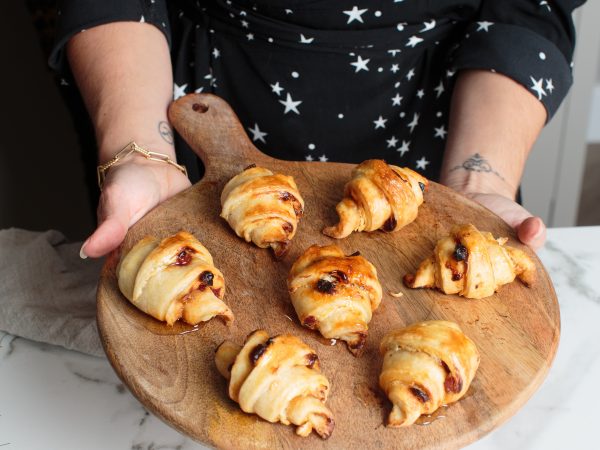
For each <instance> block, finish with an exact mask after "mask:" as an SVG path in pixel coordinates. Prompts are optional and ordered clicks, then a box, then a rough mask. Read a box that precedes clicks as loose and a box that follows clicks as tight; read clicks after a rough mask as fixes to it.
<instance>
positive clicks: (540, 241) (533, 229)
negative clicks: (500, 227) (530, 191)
mask: <svg viewBox="0 0 600 450" xmlns="http://www.w3.org/2000/svg"><path fill="white" fill-rule="evenodd" d="M516 231H517V235H518V236H519V240H520V241H521V242H522V243H523V244H527V245H529V246H530V247H531V248H533V249H534V250H537V249H539V248H541V247H542V246H543V245H544V242H545V241H546V225H544V221H543V220H542V219H541V218H539V217H528V218H527V219H525V220H524V221H523V222H521V224H520V225H519V226H518V227H517V230H516Z"/></svg>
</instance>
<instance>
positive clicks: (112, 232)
mask: <svg viewBox="0 0 600 450" xmlns="http://www.w3.org/2000/svg"><path fill="white" fill-rule="evenodd" d="M98 219H99V222H100V225H99V226H98V228H97V229H96V230H95V231H94V232H93V233H92V235H91V236H90V237H89V238H88V239H87V240H86V241H85V242H84V244H83V245H82V247H81V251H80V254H79V256H81V257H82V258H85V257H88V256H89V257H92V258H98V257H100V256H104V255H106V254H107V253H109V252H111V251H112V250H114V249H115V248H117V247H118V246H119V245H120V244H121V242H123V239H125V234H126V233H127V230H128V229H129V225H130V221H131V212H130V210H129V204H128V202H127V201H125V199H123V198H121V199H119V198H118V196H115V195H114V194H112V195H111V193H109V192H108V191H104V192H103V193H102V197H101V199H100V207H99V209H98Z"/></svg>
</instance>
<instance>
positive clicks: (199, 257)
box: [117, 231, 233, 325]
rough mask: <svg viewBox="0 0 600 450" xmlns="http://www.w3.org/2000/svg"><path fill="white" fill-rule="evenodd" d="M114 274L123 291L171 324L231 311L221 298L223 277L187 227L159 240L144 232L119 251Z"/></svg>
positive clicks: (225, 315)
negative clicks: (127, 249) (125, 251)
mask: <svg viewBox="0 0 600 450" xmlns="http://www.w3.org/2000/svg"><path fill="white" fill-rule="evenodd" d="M117 280H118V283H119V289H120V290H121V292H122V293H123V295H124V296H125V297H126V298H127V299H128V300H129V301H130V302H131V303H133V304H134V305H135V306H136V307H138V308H139V309H141V310H142V311H144V312H145V313H146V314H149V315H151V316H152V317H154V318H156V319H158V320H162V321H165V322H167V323H168V324H169V325H173V324H174V323H175V322H176V321H177V320H179V319H183V320H184V321H185V322H187V323H189V324H191V325H195V324H197V323H199V322H205V321H207V320H210V319H212V318H213V317H215V316H219V317H220V318H221V319H223V321H224V322H225V323H231V322H232V321H233V313H232V312H231V310H230V309H229V307H228V306H227V305H226V304H225V303H223V300H222V299H223V296H224V295H225V281H224V279H223V274H222V273H221V272H220V271H219V270H218V269H217V268H216V267H215V266H214V264H213V259H212V256H211V255H210V253H209V252H208V250H207V249H206V248H205V247H204V246H203V245H202V244H201V243H200V242H198V240H197V239H196V238H195V237H194V236H193V235H192V234H190V233H187V232H185V231H180V232H179V233H177V234H175V235H173V236H170V237H168V238H166V239H163V240H162V241H159V240H158V239H156V238H155V237H152V236H147V237H145V238H144V239H142V240H140V241H139V242H138V243H137V244H135V245H134V246H133V247H132V248H131V250H129V252H127V253H126V254H124V255H123V256H122V257H121V260H120V262H119V265H118V266H117Z"/></svg>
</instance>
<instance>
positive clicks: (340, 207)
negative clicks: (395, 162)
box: [323, 159, 429, 239]
mask: <svg viewBox="0 0 600 450" xmlns="http://www.w3.org/2000/svg"><path fill="white" fill-rule="evenodd" d="M428 184H429V181H428V180H427V178H425V177H423V176H422V175H420V174H418V173H417V172H415V171H413V170H411V169H408V168H405V167H404V168H403V167H397V166H392V165H388V164H386V162H385V161H382V160H379V159H370V160H367V161H363V162H362V163H360V164H359V165H358V166H356V167H355V168H354V170H353V171H352V178H351V179H350V181H349V182H348V183H346V186H345V187H344V198H343V200H342V201H341V202H340V203H338V204H337V206H336V208H335V209H336V211H337V213H338V216H339V223H338V224H337V225H335V226H332V227H327V228H325V229H324V230H323V233H324V234H326V235H327V236H330V237H333V238H336V239H342V238H345V237H346V236H349V235H350V234H351V233H352V232H353V231H375V230H378V229H380V228H381V229H382V230H384V231H390V232H391V231H397V230H399V229H400V228H402V227H404V226H406V225H408V224H409V223H411V222H412V221H413V220H415V219H416V218H417V213H418V209H419V206H420V205H421V204H422V203H423V192H425V189H426V187H427V185H428Z"/></svg>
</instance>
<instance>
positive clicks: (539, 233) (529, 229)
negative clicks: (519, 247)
mask: <svg viewBox="0 0 600 450" xmlns="http://www.w3.org/2000/svg"><path fill="white" fill-rule="evenodd" d="M471 198H472V199H473V200H475V201H477V202H479V203H481V204H482V205H483V206H485V207H487V208H488V209H490V210H491V211H493V212H494V213H496V214H497V215H498V216H500V217H501V218H502V219H503V220H504V221H505V222H506V223H507V224H508V225H509V226H510V227H512V228H513V229H514V230H515V232H516V233H517V236H518V238H519V240H520V241H521V242H522V243H523V244H525V245H528V246H529V247H531V248H533V249H534V250H537V249H539V248H540V247H542V246H543V245H544V242H545V241H546V226H545V225H544V222H543V220H542V219H541V218H539V217H534V216H533V215H532V214H531V213H530V212H529V211H527V210H526V209H525V208H523V207H522V206H521V205H519V204H518V203H515V202H514V201H512V200H511V199H509V198H506V197H503V196H501V195H498V194H475V195H472V196H471Z"/></svg>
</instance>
